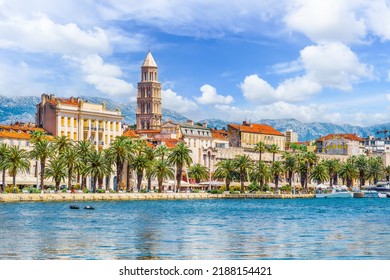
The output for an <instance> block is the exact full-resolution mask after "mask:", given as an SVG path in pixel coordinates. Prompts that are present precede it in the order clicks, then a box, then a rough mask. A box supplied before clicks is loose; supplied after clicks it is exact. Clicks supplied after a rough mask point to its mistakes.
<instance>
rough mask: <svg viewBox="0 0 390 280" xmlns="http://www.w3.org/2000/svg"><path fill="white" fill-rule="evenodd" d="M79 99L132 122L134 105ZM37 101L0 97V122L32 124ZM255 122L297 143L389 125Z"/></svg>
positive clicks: (212, 123) (167, 115)
mask: <svg viewBox="0 0 390 280" xmlns="http://www.w3.org/2000/svg"><path fill="white" fill-rule="evenodd" d="M81 98H82V99H83V100H85V101H88V102H91V103H102V102H105V103H106V106H107V108H108V109H109V110H115V109H116V108H119V109H120V110H121V112H122V115H123V116H125V118H124V122H125V123H126V124H134V123H135V114H136V108H137V104H136V103H135V102H129V103H120V102H116V101H113V100H111V99H108V98H102V97H85V96H81ZM39 102H40V97H37V96H17V97H5V96H0V123H2V124H9V123H14V122H16V121H21V122H28V121H31V122H34V120H35V112H36V104H38V103H39ZM162 114H163V120H164V121H166V120H168V119H171V120H173V121H176V122H184V121H186V120H187V119H188V118H187V117H186V116H183V115H181V114H179V113H177V112H175V111H173V110H170V109H166V108H163V109H162ZM194 121H195V122H199V123H203V122H206V123H207V124H208V127H211V128H218V129H222V128H227V125H228V123H229V122H227V121H225V120H221V119H203V120H194ZM255 123H263V124H268V125H270V126H272V127H274V128H275V129H277V130H278V131H281V132H283V131H286V130H287V129H292V130H293V131H294V132H297V133H298V137H299V141H308V140H314V139H317V138H319V137H321V136H324V135H327V134H331V133H353V134H356V135H358V136H360V137H363V138H364V137H367V136H369V135H375V136H383V133H380V132H381V131H384V130H386V129H387V130H390V123H385V124H377V125H372V126H367V127H361V126H353V125H349V124H342V125H338V124H333V123H321V122H312V123H303V122H300V121H298V120H296V119H261V120H258V121H255Z"/></svg>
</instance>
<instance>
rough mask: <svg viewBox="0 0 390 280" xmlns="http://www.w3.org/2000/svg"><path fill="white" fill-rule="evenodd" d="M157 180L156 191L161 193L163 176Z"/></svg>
mask: <svg viewBox="0 0 390 280" xmlns="http://www.w3.org/2000/svg"><path fill="white" fill-rule="evenodd" d="M157 181H158V192H159V193H162V192H163V178H157Z"/></svg>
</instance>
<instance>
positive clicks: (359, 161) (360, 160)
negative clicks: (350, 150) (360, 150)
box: [351, 155, 369, 188]
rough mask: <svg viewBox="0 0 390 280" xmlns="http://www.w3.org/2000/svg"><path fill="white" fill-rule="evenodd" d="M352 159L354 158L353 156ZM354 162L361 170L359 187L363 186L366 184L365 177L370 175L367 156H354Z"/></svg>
mask: <svg viewBox="0 0 390 280" xmlns="http://www.w3.org/2000/svg"><path fill="white" fill-rule="evenodd" d="M351 159H352V158H351ZM353 163H354V165H355V166H356V168H357V169H358V170H359V182H360V185H359V187H360V188H361V187H362V186H363V185H364V184H365V179H366V178H367V175H368V170H369V165H368V160H367V158H366V156H364V155H360V156H358V157H356V158H353Z"/></svg>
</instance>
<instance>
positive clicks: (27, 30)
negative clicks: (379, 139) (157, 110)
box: [0, 0, 390, 126]
mask: <svg viewBox="0 0 390 280" xmlns="http://www.w3.org/2000/svg"><path fill="white" fill-rule="evenodd" d="M149 50H150V51H151V52H152V55H153V57H154V59H155V61H156V63H157V65H158V67H159V81H160V82H161V83H162V102H163V107H165V108H168V109H172V110H175V111H177V112H178V113H181V114H183V115H185V116H187V117H188V118H191V119H193V120H201V119H206V118H215V119H223V120H226V121H231V122H241V121H243V120H247V121H253V122H255V121H258V120H260V119H268V118H269V119H280V118H295V119H297V120H299V121H302V122H332V123H336V124H344V123H347V124H353V125H361V126H367V125H372V124H380V123H386V122H390V0H327V1H323V0H278V1H273V0H239V1H235V0H229V1H225V0H197V1H194V0H186V1H182V0H144V1H139V0H104V1H103V0H96V1H92V0H67V1H63V0H61V1H59V0H34V1H32V0H31V1H26V0H0V95H3V96H8V97H10V96H40V95H41V94H42V93H53V94H55V95H56V96H59V97H69V96H100V97H108V98H111V99H113V100H116V101H119V102H129V101H135V100H136V95H137V83H138V82H139V81H140V70H141V65H142V63H143V60H144V59H145V57H146V55H147V53H148V51H149Z"/></svg>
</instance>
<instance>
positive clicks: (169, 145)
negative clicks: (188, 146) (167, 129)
mask: <svg viewBox="0 0 390 280" xmlns="http://www.w3.org/2000/svg"><path fill="white" fill-rule="evenodd" d="M161 142H164V143H165V145H166V146H167V148H174V147H175V146H176V144H177V143H179V142H180V141H179V140H177V139H164V140H161Z"/></svg>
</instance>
